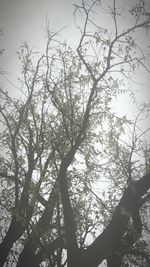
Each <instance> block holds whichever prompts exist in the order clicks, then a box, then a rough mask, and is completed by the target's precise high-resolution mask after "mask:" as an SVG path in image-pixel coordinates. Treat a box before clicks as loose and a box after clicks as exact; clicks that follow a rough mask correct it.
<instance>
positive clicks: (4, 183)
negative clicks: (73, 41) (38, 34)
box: [0, 0, 150, 267]
mask: <svg viewBox="0 0 150 267" xmlns="http://www.w3.org/2000/svg"><path fill="white" fill-rule="evenodd" d="M106 8H107V10H106ZM149 8H150V6H149V4H147V3H146V2H144V1H135V5H134V4H133V5H129V6H128V5H123V3H122V4H120V6H117V1H115V0H114V1H108V2H107V1H98V0H95V1H94V0H91V1H83V0H82V1H80V2H79V3H76V4H75V5H74V18H75V27H76V29H78V31H79V36H78V37H77V38H78V44H77V46H76V47H74V46H71V45H70V44H68V43H67V42H66V41H62V39H61V37H60V34H62V33H63V30H62V31H61V30H60V31H58V32H52V31H51V30H50V29H49V27H48V26H47V32H46V33H47V42H46V47H45V51H36V50H35V48H30V46H29V45H28V44H27V43H24V44H23V45H22V47H21V49H20V51H19V52H18V58H19V60H20V63H21V74H20V78H19V93H18V97H15V98H14V97H12V96H10V95H9V94H8V92H7V90H5V88H3V87H2V86H1V88H0V97H1V105H0V114H1V117H0V119H1V133H0V135H1V139H0V146H1V154H0V182H1V191H0V192H1V200H0V212H1V219H0V229H1V236H0V239H1V244H0V266H9V267H10V266H16V267H38V266H45V267H48V266H51V267H61V266H64V267H65V266H67V267H81V266H82V267H98V266H99V264H101V263H102V262H103V261H105V262H106V263H107V266H108V267H121V266H134V265H135V266H137V264H138V266H149V265H150V254H149V245H150V244H149V239H148V238H149V232H150V225H149V223H148V216H149V213H148V209H149V207H150V206H149V205H150V159H149V155H150V148H149V141H150V138H149V137H150V136H149V128H148V127H147V128H146V129H142V126H140V124H139V121H140V120H141V119H142V118H143V117H144V116H145V117H146V116H149V104H148V103H146V104H143V105H142V106H139V105H138V103H136V100H135V98H134V93H133V92H132V90H131V89H130V90H129V88H128V81H129V80H132V78H133V77H135V75H136V73H138V72H139V71H140V70H141V68H142V69H143V70H144V71H146V72H149V71H150V70H149V68H148V67H149V58H148V50H144V48H143V46H142V43H141V40H140V39H139V38H138V34H139V32H140V31H141V32H142V33H143V32H145V33H146V34H147V36H148V34H149V29H150V13H149ZM101 14H105V16H106V19H107V18H108V17H110V18H111V22H110V23H107V21H106V20H104V21H103V20H102V21H100V15H101ZM79 18H80V19H79ZM126 18H128V22H127V19H126ZM124 22H126V24H125V23H124ZM105 24H106V25H105ZM128 24H130V25H128ZM122 94H124V95H126V94H129V95H130V97H131V99H132V100H133V105H135V106H138V112H137V115H136V116H135V118H134V119H133V118H132V119H130V118H128V117H126V116H119V115H118V113H117V114H116V113H115V112H114V111H113V109H112V103H115V102H113V101H114V100H115V99H116V98H117V99H119V96H120V95H122Z"/></svg>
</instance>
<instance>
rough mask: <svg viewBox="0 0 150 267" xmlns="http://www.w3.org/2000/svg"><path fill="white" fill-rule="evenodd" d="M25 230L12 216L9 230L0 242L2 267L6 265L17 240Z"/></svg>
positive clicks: (0, 263)
mask: <svg viewBox="0 0 150 267" xmlns="http://www.w3.org/2000/svg"><path fill="white" fill-rule="evenodd" d="M24 231H25V227H24V226H23V225H22V223H21V222H19V221H18V220H17V219H16V218H12V221H11V223H10V226H9V229H8V232H7V234H6V236H5V237H4V239H3V241H2V243H1V244H0V255H1V256H0V267H2V266H3V265H4V263H5V262H6V260H7V257H8V254H9V252H10V250H11V248H12V246H13V244H14V242H16V240H18V239H19V238H20V237H21V236H22V234H23V233H24Z"/></svg>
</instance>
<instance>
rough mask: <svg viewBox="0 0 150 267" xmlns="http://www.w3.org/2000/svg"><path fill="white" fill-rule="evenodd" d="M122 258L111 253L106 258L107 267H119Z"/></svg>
mask: <svg viewBox="0 0 150 267" xmlns="http://www.w3.org/2000/svg"><path fill="white" fill-rule="evenodd" d="M122 260H123V257H122V255H120V254H119V253H117V252H116V253H113V254H112V255H110V256H109V257H108V258H107V267H121V266H122Z"/></svg>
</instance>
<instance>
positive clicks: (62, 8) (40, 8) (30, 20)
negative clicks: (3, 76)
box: [0, 0, 73, 73]
mask: <svg viewBox="0 0 150 267" xmlns="http://www.w3.org/2000/svg"><path fill="white" fill-rule="evenodd" d="M72 14H73V3H72V0H26V1H25V0H0V27H1V28H3V29H4V37H3V38H1V45H0V48H5V53H4V55H3V68H4V69H7V70H8V71H9V72H10V73H11V71H12V69H13V70H14V66H13V64H15V51H16V50H19V47H20V45H21V42H24V41H26V42H28V43H29V44H30V45H32V46H37V47H42V46H44V35H45V30H44V27H45V25H46V17H47V18H48V19H49V22H50V28H51V29H52V30H58V29H60V28H61V27H63V26H66V25H71V24H72V23H73V16H72ZM67 31H68V32H69V34H70V35H71V33H72V31H71V28H70V29H69V27H68V29H67ZM64 34H65V32H64ZM72 34H73V33H72ZM72 36H73V35H72ZM12 66H13V67H12Z"/></svg>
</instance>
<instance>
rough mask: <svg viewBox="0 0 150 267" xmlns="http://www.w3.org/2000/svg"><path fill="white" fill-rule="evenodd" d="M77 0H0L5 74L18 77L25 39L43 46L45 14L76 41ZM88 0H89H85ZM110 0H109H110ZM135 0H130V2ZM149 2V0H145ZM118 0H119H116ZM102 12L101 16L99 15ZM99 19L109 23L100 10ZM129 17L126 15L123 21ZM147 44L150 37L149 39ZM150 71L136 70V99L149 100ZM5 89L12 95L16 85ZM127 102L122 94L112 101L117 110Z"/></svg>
mask: <svg viewBox="0 0 150 267" xmlns="http://www.w3.org/2000/svg"><path fill="white" fill-rule="evenodd" d="M75 1H76V0H74V1H73V0H0V28H3V31H4V36H3V37H1V39H0V41H1V44H0V49H1V48H4V49H5V51H4V53H3V55H2V57H1V68H3V70H4V71H7V72H8V76H7V78H8V79H9V81H11V83H13V84H14V85H15V84H16V81H17V78H18V77H19V68H18V66H19V62H18V61H17V55H16V51H17V50H19V48H20V46H21V44H22V42H28V43H29V45H31V46H35V47H37V50H38V49H41V48H43V49H44V46H45V39H44V37H45V26H46V18H47V19H48V20H49V23H50V29H51V30H53V31H56V30H59V29H60V28H63V27H64V26H67V27H66V28H65V29H64V30H63V31H62V33H61V35H62V37H63V38H64V39H67V40H68V41H69V42H70V43H72V44H73V45H74V44H75V43H76V41H77V30H76V29H75V27H73V26H74V18H73V11H74V6H73V3H74V2H75ZM87 1H90V0H87ZM111 1H112V0H111ZM135 1H136V0H130V1H129V2H130V4H131V3H132V2H135ZM147 1H148V2H149V5H150V0H147ZM127 2H128V0H127V1H125V3H126V4H127ZM118 3H120V0H118ZM102 16H103V18H102ZM100 20H101V23H102V22H103V23H104V24H107V23H110V21H108V19H107V18H106V17H105V16H104V14H102V13H101V17H100ZM128 21H129V19H128V18H126V23H128ZM146 37H147V36H146V35H145V36H144V35H143V36H142V37H140V36H139V38H141V42H143V44H145V45H147V46H148V44H147V39H146ZM149 44H150V41H149ZM149 84H150V74H149V73H146V74H145V72H139V73H138V75H137V84H134V89H135V90H137V91H138V93H137V98H138V99H139V101H141V102H143V101H146V102H147V101H148V100H150V87H149ZM7 90H8V91H9V92H10V93H11V95H13V94H15V92H16V89H15V87H14V86H11V84H9V85H8V88H7ZM117 101H118V100H117ZM127 106H130V108H132V103H131V102H130V101H129V99H128V98H125V96H123V97H122V98H120V99H119V103H118V105H116V103H115V107H116V109H119V112H124V110H125V109H126V110H127Z"/></svg>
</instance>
